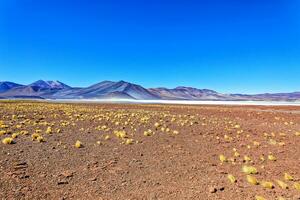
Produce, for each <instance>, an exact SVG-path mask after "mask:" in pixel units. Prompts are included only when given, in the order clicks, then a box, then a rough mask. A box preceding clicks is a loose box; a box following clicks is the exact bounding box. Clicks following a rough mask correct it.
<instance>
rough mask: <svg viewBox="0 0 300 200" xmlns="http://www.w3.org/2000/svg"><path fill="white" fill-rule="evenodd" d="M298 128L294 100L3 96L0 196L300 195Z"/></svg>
mask: <svg viewBox="0 0 300 200" xmlns="http://www.w3.org/2000/svg"><path fill="white" fill-rule="evenodd" d="M298 131H300V107H292V106H282V107H279V106H277V107H276V106H221V105H218V106H212V105H202V106H200V105H137V104H131V105H129V104H127V105H126V104H79V103H78V104H76V103H73V104H59V103H39V102H12V101H1V102H0V139H1V144H0V170H1V178H0V199H102V200H110V199H112V200H114V199H120V200H124V199H132V200H138V199H145V200H158V199H165V200H170V199H176V200H177V199H203V200H205V199H269V200H274V199H280V197H281V198H282V199H300V184H299V183H300V170H299V167H300V148H299V144H300V133H299V132H298ZM10 142H12V144H4V143H10ZM76 143H77V145H78V146H77V147H80V148H77V147H75V144H76ZM220 158H221V159H220ZM245 166H247V167H248V168H247V169H248V170H244V171H245V172H243V171H242V168H243V167H245ZM250 166H251V167H252V168H250ZM244 169H245V168H244ZM249 169H252V170H249ZM253 169H255V170H253ZM255 171H257V172H255ZM246 172H247V173H250V172H252V174H251V175H249V176H248V179H251V180H250V182H252V183H250V182H249V181H247V173H246ZM228 175H232V176H229V177H230V178H231V180H232V182H231V181H230V180H229V178H228ZM288 175H289V176H288ZM234 179H235V180H234ZM255 179H256V180H257V185H253V183H255V181H254V180H255ZM278 181H281V184H279V183H278ZM269 182H270V183H269ZM255 184H256V183H255ZM284 184H286V185H284ZM280 185H281V186H280ZM285 186H287V187H288V188H287V189H286V188H285ZM298 186H299V188H298ZM269 187H270V188H269ZM297 189H298V190H297Z"/></svg>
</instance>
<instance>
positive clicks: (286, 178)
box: [284, 173, 294, 181]
mask: <svg viewBox="0 0 300 200" xmlns="http://www.w3.org/2000/svg"><path fill="white" fill-rule="evenodd" d="M284 180H286V181H293V180H294V178H293V177H292V176H291V175H289V174H288V173H284Z"/></svg>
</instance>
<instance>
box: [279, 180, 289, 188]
mask: <svg viewBox="0 0 300 200" xmlns="http://www.w3.org/2000/svg"><path fill="white" fill-rule="evenodd" d="M276 182H277V184H278V185H279V187H281V189H288V188H289V186H288V184H286V183H285V182H283V181H281V180H276Z"/></svg>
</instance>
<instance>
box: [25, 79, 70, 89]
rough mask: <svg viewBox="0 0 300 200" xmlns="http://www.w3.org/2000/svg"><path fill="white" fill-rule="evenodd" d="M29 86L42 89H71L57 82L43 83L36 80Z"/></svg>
mask: <svg viewBox="0 0 300 200" xmlns="http://www.w3.org/2000/svg"><path fill="white" fill-rule="evenodd" d="M29 86H34V87H39V88H43V89H70V88H71V87H70V86H68V85H66V84H64V83H62V82H59V81H43V80H38V81H36V82H33V83H31V84H30V85H29Z"/></svg>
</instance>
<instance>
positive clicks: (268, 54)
mask: <svg viewBox="0 0 300 200" xmlns="http://www.w3.org/2000/svg"><path fill="white" fill-rule="evenodd" d="M37 79H46V80H52V79H54V80H61V81H63V82H65V83H67V84H69V85H72V86H88V85H90V84H93V83H96V82H99V81H102V80H121V79H122V80H126V81H130V82H134V83H137V84H141V85H143V86H145V87H157V86H165V87H176V86H178V85H185V86H193V87H198V88H209V89H214V90H217V91H220V92H232V93H237V92H239V93H261V92H281V91H282V92H288V91H300V1H298V0H147V1H146V0H115V1H114V0H103V1H101V0H80V1H79V0H0V80H10V81H14V82H19V83H23V84H27V83H30V82H33V81H35V80H37Z"/></svg>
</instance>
